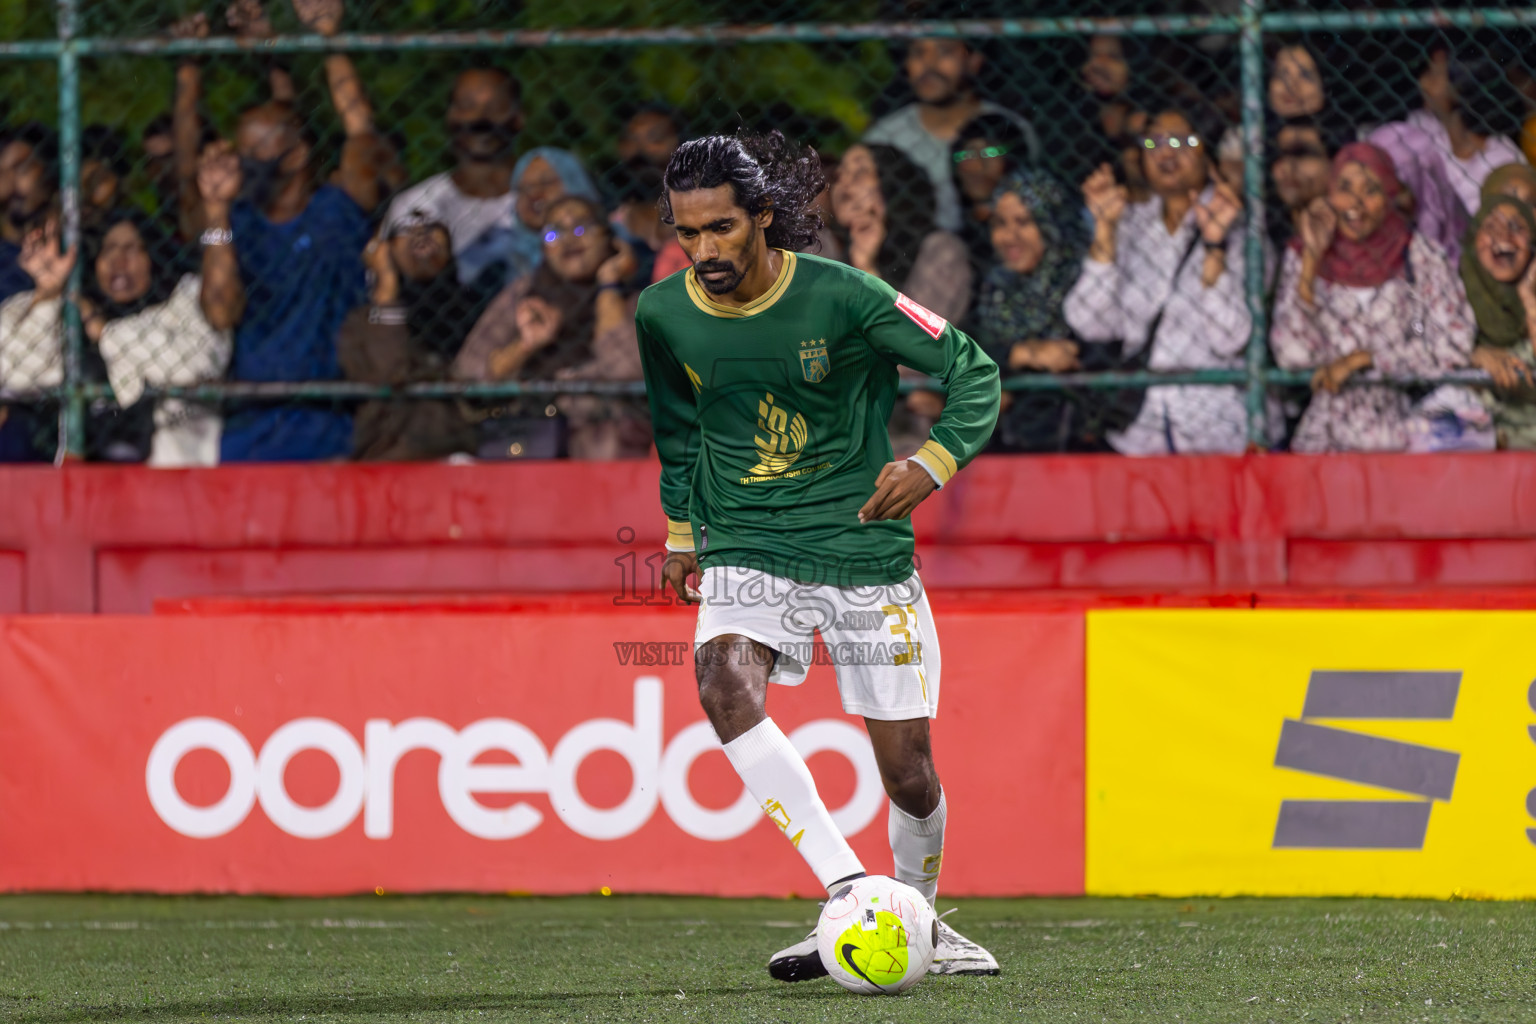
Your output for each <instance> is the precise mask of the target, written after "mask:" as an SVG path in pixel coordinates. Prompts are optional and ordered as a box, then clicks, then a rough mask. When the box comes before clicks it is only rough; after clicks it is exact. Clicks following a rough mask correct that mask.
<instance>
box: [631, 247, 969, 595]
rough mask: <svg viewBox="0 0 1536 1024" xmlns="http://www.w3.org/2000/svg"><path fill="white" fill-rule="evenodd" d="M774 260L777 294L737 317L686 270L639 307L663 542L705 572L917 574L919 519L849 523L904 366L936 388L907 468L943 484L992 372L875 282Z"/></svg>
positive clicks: (862, 580)
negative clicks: (938, 405)
mask: <svg viewBox="0 0 1536 1024" xmlns="http://www.w3.org/2000/svg"><path fill="white" fill-rule="evenodd" d="M782 255H783V260H782V269H781V270H780V273H779V276H778V279H777V280H776V281H775V282H774V284H773V287H772V288H770V289H769V290H768V291H767V292H765V293H764V294H763V295H762V296H760V297H759V298H757V299H755V300H753V301H752V302H750V303H748V304H747V305H745V306H740V307H737V306H727V305H723V304H721V303H718V302H715V301H714V300H713V299H711V298H710V295H709V293H708V292H707V291H705V289H704V288H703V287H702V286H701V285H700V284H699V282H698V281H697V279H696V278H695V277H694V273H693V270H692V269H689V270H687V271H684V272H682V273H677V274H673V275H672V276H671V277H668V278H666V279H665V280H663V281H659V282H657V283H656V284H653V285H651V286H650V287H649V288H647V289H646V290H645V291H644V292H642V293H641V295H640V303H639V306H638V308H637V310H636V313H635V322H636V327H637V329H638V333H639V340H640V357H641V361H642V363H643V364H644V367H645V384H646V391H647V394H648V398H649V402H650V408H651V422H652V426H653V428H654V433H655V438H656V450H657V452H658V454H659V455H660V457H661V505H662V509H663V510H664V511H665V512H666V515H667V520H668V523H667V527H668V543H667V546H668V547H669V548H671V549H673V550H688V549H690V548H692V549H693V550H695V551H697V553H698V557H699V564H700V567H701V568H708V567H710V566H716V565H720V566H725V565H731V566H747V567H752V568H758V569H762V570H763V571H765V572H769V573H772V574H774V575H776V576H783V577H787V578H790V579H793V580H797V581H802V582H807V583H832V584H835V585H838V586H869V585H874V584H887V585H888V584H892V583H899V582H901V581H902V580H905V579H906V578H907V577H908V576H910V575H911V574H912V548H913V542H912V523H911V521H910V520H907V519H899V520H882V521H878V522H870V523H860V522H859V518H858V512H859V509H860V507H862V506H863V504H864V503H865V502H866V501H867V500H869V497H870V495H872V494H873V493H874V491H875V478H876V477H877V476H878V475H879V473H880V470H881V469H882V468H883V467H884V466H885V464H886V463H888V462H890V461H891V459H892V452H891V441H890V434H889V433H888V432H887V429H886V424H887V422H888V421H889V419H890V416H891V406H892V404H893V403H894V401H895V399H896V393H897V389H896V382H897V370H896V367H897V364H898V363H900V364H902V365H906V366H910V367H913V368H914V369H917V370H920V371H922V372H924V373H927V374H929V375H930V376H933V377H937V378H939V379H940V380H942V381H943V382H944V384H945V388H946V391H947V393H948V394H947V398H946V401H945V404H944V412H943V415H941V416H940V417H939V420H938V421H937V422H936V423H935V424H934V425H933V429H932V431H931V432H930V434H929V439H928V441H927V443H926V444H924V445H923V446H922V448H921V449H920V450H919V451H918V452H917V454H916V456H915V458H917V459H919V460H921V462H922V464H923V466H924V467H925V468H927V469H928V470H929V471H930V472H931V473H932V474H933V476H934V477H935V479H936V480H937V481H938V482H939V484H940V486H942V485H943V484H944V483H946V482H948V480H949V478H950V477H951V476H953V475H954V474H955V473H956V472H957V471H958V470H959V469H960V467H962V466H964V465H965V464H966V463H968V462H969V461H970V460H971V459H972V458H973V457H975V455H976V453H977V452H978V451H980V450H981V448H982V447H983V446H984V445H985V444H986V442H987V438H988V437H989V436H990V435H991V433H992V427H993V425H994V423H995V422H996V420H997V412H998V396H999V388H998V369H997V364H996V363H994V362H993V361H992V360H991V359H990V358H988V356H987V355H986V353H985V352H983V351H982V350H981V347H980V346H979V345H977V344H976V342H974V341H972V340H971V339H970V338H969V337H967V336H966V335H965V334H963V333H961V332H960V331H959V330H957V329H956V328H955V327H954V325H952V324H950V323H948V322H947V321H945V320H944V319H943V318H941V317H939V316H937V315H935V314H934V313H932V312H930V311H928V310H927V309H924V308H923V307H922V306H920V305H918V304H917V303H915V302H913V301H912V300H911V299H908V298H907V297H906V296H904V295H901V294H900V293H898V292H897V291H896V290H895V289H893V288H891V287H890V286H889V285H887V284H886V283H885V282H883V281H881V280H880V279H879V278H877V277H873V276H871V275H869V274H866V273H864V272H863V271H860V270H855V269H853V268H852V267H848V266H845V265H844V264H841V263H836V262H833V261H831V260H826V259H820V258H818V257H815V256H807V255H803V254H796V253H791V252H784V253H783V254H782Z"/></svg>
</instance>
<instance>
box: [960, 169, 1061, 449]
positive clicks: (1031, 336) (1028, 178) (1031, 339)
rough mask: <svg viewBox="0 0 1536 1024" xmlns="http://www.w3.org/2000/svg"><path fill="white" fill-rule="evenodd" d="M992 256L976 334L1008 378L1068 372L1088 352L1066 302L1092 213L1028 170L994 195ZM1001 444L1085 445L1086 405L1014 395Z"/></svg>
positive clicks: (1001, 426)
mask: <svg viewBox="0 0 1536 1024" xmlns="http://www.w3.org/2000/svg"><path fill="white" fill-rule="evenodd" d="M990 206H991V215H990V217H989V218H988V221H987V224H988V227H989V228H990V229H991V230H990V232H989V235H990V238H991V247H992V251H993V253H994V254H995V258H996V263H995V265H994V266H993V267H992V269H991V270H989V271H988V273H987V276H986V277H985V278H984V279H983V280H982V282H981V287H980V289H979V291H978V297H977V301H976V308H975V310H974V311H973V312H972V315H971V325H972V327H973V328H974V331H975V336H976V338H977V340H978V341H979V342H981V345H982V347H983V348H985V349H986V351H987V354H988V355H990V356H991V357H992V358H993V360H995V361H996V362H997V364H998V365H999V366H1000V367H1002V368H1003V372H1004V374H1009V375H1016V374H1023V373H1064V372H1066V371H1068V370H1074V369H1077V368H1078V367H1079V363H1078V356H1079V348H1078V344H1077V342H1076V341H1075V340H1074V339H1073V334H1072V328H1071V327H1069V326H1068V325H1067V319H1066V315H1065V314H1064V313H1063V312H1062V303H1063V302H1064V301H1065V300H1066V297H1067V293H1068V292H1069V291H1071V290H1072V285H1074V284H1075V283H1076V282H1077V278H1078V275H1079V274H1080V273H1081V272H1082V261H1083V255H1084V253H1086V252H1087V251H1088V226H1087V222H1086V221H1085V220H1084V219H1083V215H1082V207H1081V205H1080V204H1079V203H1077V202H1075V201H1074V200H1073V198H1072V197H1071V196H1070V195H1069V194H1068V192H1067V190H1066V189H1065V188H1063V187H1062V185H1061V184H1060V183H1059V182H1057V181H1056V179H1055V178H1053V177H1051V176H1050V174H1048V173H1046V172H1045V171H1041V170H1036V169H1034V168H1025V169H1023V170H1020V171H1017V172H1015V173H1013V174H1011V175H1009V176H1008V177H1006V178H1004V179H1003V181H1002V183H1001V184H1000V185H999V186H998V188H997V191H996V192H994V193H993V195H992V199H991V203H990ZM1003 402H1004V408H1003V412H1002V415H1001V416H1000V417H999V418H998V424H997V435H996V441H997V446H998V447H999V448H1000V449H1002V450H1004V451H1013V452H1046V451H1069V450H1073V449H1075V448H1078V447H1083V446H1084V445H1085V442H1086V441H1087V440H1088V439H1087V438H1085V437H1084V436H1083V434H1084V428H1085V426H1086V423H1085V422H1084V417H1083V413H1084V412H1085V411H1086V409H1085V408H1084V407H1083V405H1082V403H1081V402H1080V401H1079V398H1078V396H1076V395H1068V394H1066V393H1064V392H1060V391H1032V390H1031V391H1011V392H1004V395H1003Z"/></svg>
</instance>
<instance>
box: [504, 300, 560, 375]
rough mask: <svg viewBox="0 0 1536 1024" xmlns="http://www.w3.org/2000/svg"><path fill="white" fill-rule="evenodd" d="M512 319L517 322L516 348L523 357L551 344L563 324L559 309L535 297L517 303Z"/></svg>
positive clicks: (558, 334)
mask: <svg viewBox="0 0 1536 1024" xmlns="http://www.w3.org/2000/svg"><path fill="white" fill-rule="evenodd" d="M513 318H514V319H515V320H516V321H517V347H518V348H521V349H522V350H523V354H524V355H530V354H532V353H534V352H537V351H538V350H539V349H541V348H547V347H548V346H549V345H550V344H552V343H553V342H554V340H555V339H556V338H558V337H559V336H560V327H561V325H562V324H563V323H564V322H565V316H564V314H563V313H561V312H560V309H559V307H557V306H555V305H553V304H552V303H550V302H549V301H548V300H546V299H543V298H540V297H539V296H537V295H529V296H527V297H526V298H524V299H523V300H522V301H521V302H519V303H518V304H517V309H516V310H515V311H514V313H513ZM524 361H526V359H525V360H524Z"/></svg>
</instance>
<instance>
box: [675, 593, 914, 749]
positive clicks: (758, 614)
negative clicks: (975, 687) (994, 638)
mask: <svg viewBox="0 0 1536 1024" xmlns="http://www.w3.org/2000/svg"><path fill="white" fill-rule="evenodd" d="M699 593H700V594H701V595H702V596H703V603H702V604H700V606H699V619H698V624H697V626H696V627H695V629H694V634H693V647H694V654H695V656H696V657H697V656H698V651H699V648H700V647H701V646H703V645H704V644H705V643H707V642H708V641H710V640H713V639H714V638H715V637H718V636H723V635H726V634H729V633H736V634H739V635H741V636H745V637H751V638H752V639H753V640H756V641H757V642H758V643H760V644H762V645H763V646H765V647H768V648H771V649H772V650H774V651H777V652H778V657H777V658H776V659H775V660H774V662H773V668H772V670H771V671H770V672H769V674H768V681H769V682H770V683H782V684H784V685H785V686H799V685H800V684H801V683H803V682H804V681H805V675H806V673H807V672H808V671H809V670H810V666H811V664H812V662H813V661H814V660H821V661H823V662H826V661H830V663H831V664H832V667H833V670H834V671H835V672H836V673H837V690H838V693H839V694H840V695H841V696H842V699H843V710H844V711H846V712H848V713H849V714H851V715H862V716H864V717H865V718H873V719H877V720H880V721H887V722H902V721H907V720H909V719H913V718H936V717H938V713H939V637H938V631H937V630H936V629H935V628H934V625H933V613H932V612H931V611H929V609H928V595H927V594H926V593H924V591H923V584H922V581H921V580H920V579H918V577H917V573H913V574H912V575H911V576H910V577H908V578H907V580H906V581H904V582H902V583H895V584H891V585H889V586H880V585H871V586H865V587H837V586H832V585H831V584H826V583H796V582H794V581H793V580H789V579H785V578H784V577H782V576H774V575H772V574H770V573H766V572H763V571H762V570H761V569H748V568H744V567H740V566H710V567H709V568H707V569H705V570H704V571H703V574H702V578H701V579H700V580H699ZM818 632H819V633H820V634H821V641H822V642H821V643H819V644H818V643H816V642H815V634H816V633H818ZM716 656H720V657H732V658H739V657H747V656H749V655H747V654H746V652H744V651H741V650H733V651H719V652H717V655H716Z"/></svg>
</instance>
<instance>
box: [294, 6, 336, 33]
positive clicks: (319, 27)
mask: <svg viewBox="0 0 1536 1024" xmlns="http://www.w3.org/2000/svg"><path fill="white" fill-rule="evenodd" d="M345 11H346V7H345V4H344V3H343V0H293V13H294V14H296V15H298V18H299V21H300V22H302V23H303V24H304V27H305V28H308V29H310V30H312V31H314V32H316V33H318V34H319V35H322V36H333V35H335V34H336V33H337V31H338V30H339V29H340V28H341V18H342V15H343V14H344V13H345Z"/></svg>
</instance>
